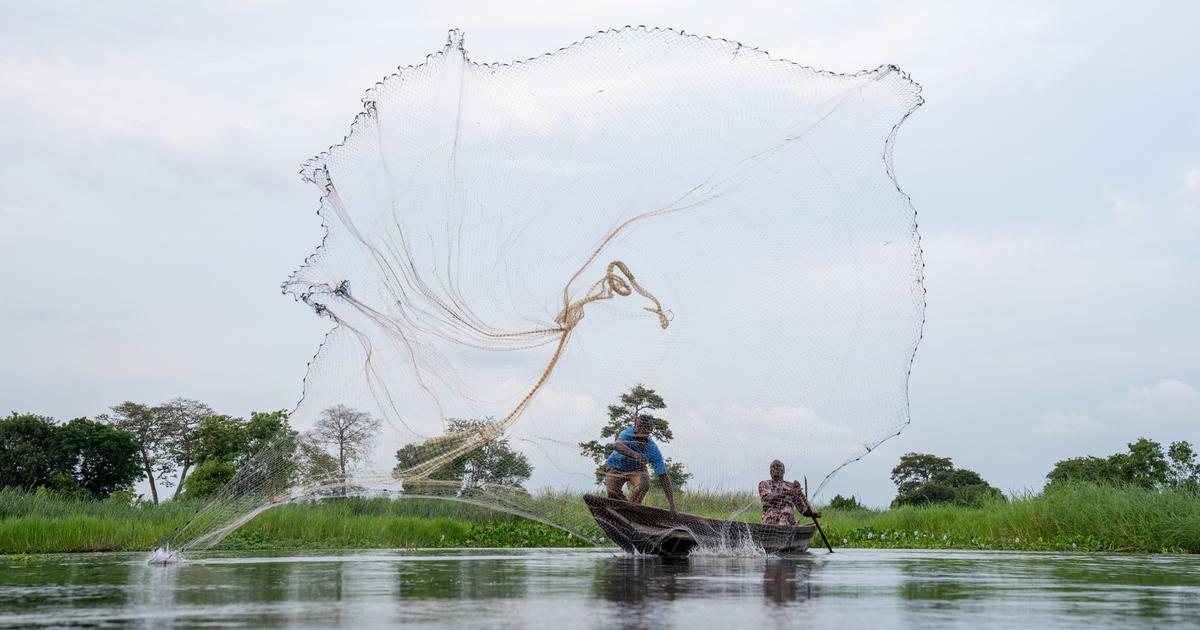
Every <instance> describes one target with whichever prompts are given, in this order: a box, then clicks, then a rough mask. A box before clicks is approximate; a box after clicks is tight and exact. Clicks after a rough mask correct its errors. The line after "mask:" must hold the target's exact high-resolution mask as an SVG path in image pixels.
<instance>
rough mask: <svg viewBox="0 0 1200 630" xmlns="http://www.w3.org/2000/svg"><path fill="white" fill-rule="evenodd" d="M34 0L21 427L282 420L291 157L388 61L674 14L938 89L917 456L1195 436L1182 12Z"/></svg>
mask: <svg viewBox="0 0 1200 630" xmlns="http://www.w3.org/2000/svg"><path fill="white" fill-rule="evenodd" d="M644 4H645V3H633V2H627V3H626V2H607V3H603V4H600V3H597V4H596V5H594V6H592V7H590V8H589V7H587V6H582V7H578V8H570V9H564V8H563V6H562V5H563V3H557V2H527V3H517V2H506V3H494V2H493V3H484V2H480V3H458V4H452V3H428V2H422V3H404V2H379V3H366V2H347V3H339V4H337V6H336V8H334V5H331V4H330V3H303V2H286V3H285V2H257V3H244V2H225V3H222V2H213V3H205V4H203V5H198V4H196V3H136V2H110V3H104V4H103V5H101V4H94V3H86V4H80V3H57V2H40V3H36V4H35V3H11V4H10V6H7V7H5V9H4V14H5V20H4V21H3V23H0V60H2V63H0V86H2V87H0V157H2V158H3V164H5V168H3V169H0V265H2V267H3V269H4V270H5V291H4V292H3V298H0V357H3V359H4V360H3V361H2V362H0V410H2V411H4V412H7V411H9V410H14V411H32V412H36V413H42V414H46V415H52V416H55V417H58V418H61V419H67V418H71V417H77V416H92V415H95V414H97V413H101V412H103V411H104V410H105V409H106V408H107V407H108V406H110V405H112V404H115V403H117V402H120V401H122V400H125V399H132V400H140V401H147V402H158V401H163V400H166V399H168V398H171V397H174V396H188V397H194V398H199V399H201V400H204V401H207V402H209V403H210V404H211V405H213V406H214V407H215V408H217V409H218V410H219V411H221V412H224V413H230V414H235V415H242V414H246V413H248V412H249V411H250V410H252V409H255V410H258V409H274V408H287V407H291V406H292V405H293V404H294V403H295V401H296V400H297V399H298V398H299V396H300V388H301V379H302V378H303V376H304V374H305V369H306V363H307V361H308V360H309V359H310V358H311V356H312V353H313V351H314V349H315V348H316V346H317V344H318V343H319V342H320V340H321V337H322V335H323V334H324V333H325V331H326V329H327V322H325V321H324V320H321V319H318V318H316V317H314V316H313V315H312V313H311V312H310V311H309V310H307V309H305V308H302V307H301V306H299V305H297V304H295V303H294V302H293V301H292V299H291V298H290V297H286V296H283V295H281V294H280V292H279V290H278V287H279V284H280V282H281V281H282V280H283V279H284V278H285V277H286V276H287V274H288V273H289V272H290V271H291V270H293V269H294V268H295V267H296V266H297V264H298V262H299V261H300V260H302V259H303V258H304V257H305V255H307V254H308V253H309V252H310V251H311V250H312V248H313V246H314V245H315V244H316V243H317V242H318V240H319V238H320V235H321V230H320V227H319V223H318V220H317V217H316V215H315V210H316V198H315V196H314V189H313V188H312V187H311V186H310V185H307V184H303V183H301V182H300V181H299V179H298V177H297V175H296V172H297V169H298V165H299V163H300V162H301V161H302V160H303V159H305V158H307V157H309V156H310V155H312V154H313V153H314V152H315V151H316V150H318V149H320V148H322V147H323V146H325V145H327V144H329V142H330V141H331V140H333V139H336V138H340V137H341V136H342V135H343V134H344V133H345V131H346V129H347V125H348V123H349V120H350V118H351V117H352V116H353V114H354V113H356V112H357V111H358V110H359V100H358V99H359V97H360V96H361V95H362V92H363V90H364V89H366V88H367V87H369V86H370V85H372V84H373V83H374V82H375V81H377V80H378V79H379V78H380V77H382V76H383V75H385V74H387V73H389V72H390V71H392V69H393V68H394V67H395V66H397V65H407V64H410V63H416V62H418V61H420V60H421V59H423V58H424V56H425V55H426V54H427V53H429V52H432V51H434V50H437V49H439V48H440V47H441V46H442V44H443V42H444V40H445V32H446V30H447V29H449V28H461V29H463V30H464V31H465V32H466V36H467V40H468V46H469V48H470V50H471V54H472V57H473V58H474V59H475V60H477V61H509V60H513V59H521V58H527V57H530V56H533V55H536V54H539V53H542V52H545V51H548V50H552V49H555V48H558V47H560V46H562V45H565V44H568V43H570V42H573V41H576V40H578V39H579V38H580V37H582V36H584V35H586V34H588V33H590V32H592V31H595V30H597V29H601V28H607V27H612V26H620V25H624V24H630V23H632V24H648V25H660V26H671V27H675V28H681V29H684V30H686V31H688V32H696V33H702V34H708V35H714V36H719V37H725V38H729V39H735V40H738V41H742V42H745V43H747V44H750V45H753V46H757V47H759V48H761V49H764V50H767V51H770V52H771V53H772V55H773V56H777V57H782V58H787V59H791V60H794V61H798V62H800V63H803V64H806V65H810V66H815V67H819V68H825V69H830V70H836V71H843V72H849V71H856V70H859V69H863V68H874V67H876V66H878V65H880V64H883V63H893V64H896V65H899V66H900V67H901V68H903V69H904V70H906V71H907V72H909V73H910V74H911V75H912V76H913V78H914V79H916V80H917V81H918V82H920V83H921V84H922V85H923V87H924V96H925V98H926V101H927V103H926V105H925V106H924V107H922V108H921V110H920V111H919V112H918V113H917V114H916V115H914V116H913V117H912V118H911V119H910V120H909V121H908V122H907V123H906V124H905V127H904V129H903V130H902V132H901V136H900V139H899V142H898V145H897V150H896V156H895V157H896V167H897V175H898V177H899V180H900V183H901V185H902V186H903V187H904V189H905V191H906V192H908V193H909V194H910V195H911V196H912V198H913V201H914V205H915V206H916V208H917V211H918V215H919V222H920V229H921V234H922V238H923V243H924V251H925V259H926V264H927V268H926V286H927V289H928V310H927V313H926V316H927V324H926V328H925V340H924V342H923V343H922V345H921V347H920V349H919V351H918V353H917V359H916V364H915V366H914V371H913V375H912V381H911V395H912V418H913V421H912V424H911V425H910V427H909V428H908V429H907V430H906V431H905V433H904V434H903V435H901V436H900V437H898V438H896V439H894V440H892V441H891V442H889V443H888V444H887V445H886V446H885V447H883V448H881V449H879V450H877V451H876V452H875V453H873V454H872V455H871V456H870V457H868V458H867V459H866V460H864V461H862V462H860V463H859V464H856V465H855V466H854V467H852V468H851V469H848V470H847V472H846V473H845V474H843V475H842V476H841V477H839V479H838V480H837V482H836V483H835V484H834V485H833V486H832V487H831V490H833V491H840V492H855V493H858V494H860V496H864V497H865V498H866V499H867V500H868V502H871V503H875V504H881V503H884V502H886V501H887V500H888V499H889V498H890V492H891V485H890V482H889V481H888V480H887V471H888V470H889V469H890V467H891V466H892V465H894V463H895V461H896V459H897V458H898V457H899V455H900V454H902V453H904V452H907V451H911V450H917V451H925V452H933V453H937V454H942V455H947V456H951V457H953V458H954V460H955V462H956V463H958V464H959V465H963V466H966V467H969V468H973V469H975V470H978V471H979V472H981V473H982V474H983V475H984V477H985V478H987V479H988V480H990V481H991V482H992V483H993V484H995V485H997V486H1000V487H1002V488H1005V489H1008V490H1020V489H1023V488H1037V487H1040V485H1041V482H1042V477H1043V476H1044V475H1045V473H1046V472H1047V471H1048V470H1049V469H1050V467H1051V466H1052V465H1053V463H1054V461H1055V460H1057V459H1061V458H1065V457H1070V456H1076V455H1081V454H1088V453H1091V454H1107V453H1110V452H1112V451H1114V450H1117V449H1119V448H1122V447H1123V445H1124V443H1125V442H1128V441H1131V440H1133V439H1135V438H1137V437H1138V436H1139V435H1145V436H1147V437H1150V438H1154V439H1158V440H1160V441H1164V442H1165V441H1170V440H1174V439H1188V440H1191V441H1193V442H1200V390H1198V388H1200V327H1198V326H1197V322H1200V246H1198V245H1197V242H1198V238H1200V82H1197V81H1196V80H1195V77H1196V67H1197V66H1196V64H1197V59H1198V58H1200V45H1197V44H1196V43H1195V41H1194V40H1195V38H1194V25H1195V24H1197V23H1200V8H1198V7H1197V6H1196V5H1194V4H1191V3H1184V2H1179V3H1167V2H1160V3H1150V4H1149V5H1147V6H1145V7H1140V8H1135V7H1133V6H1132V5H1130V4H1128V3H1115V2H1113V3H1094V2H1093V3H1082V2H1080V3H1056V2H1038V3H1032V2H1030V3H986V2H979V3H971V4H967V3H952V2H947V3H936V2H922V3H906V2H886V3H855V4H854V5H853V6H852V7H850V6H841V4H842V3H832V2H829V3H808V2H787V3H778V5H774V4H771V3H763V2H738V3H721V4H719V5H718V4H716V3H713V5H712V7H710V8H699V7H697V6H691V5H689V4H686V3H676V2H658V3H655V4H656V5H657V7H656V8H653V9H647V8H645V7H644V6H642V5H644Z"/></svg>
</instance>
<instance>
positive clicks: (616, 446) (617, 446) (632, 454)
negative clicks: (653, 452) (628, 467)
mask: <svg viewBox="0 0 1200 630" xmlns="http://www.w3.org/2000/svg"><path fill="white" fill-rule="evenodd" d="M612 448H613V450H614V451H616V452H618V453H620V454H622V455H624V456H625V457H628V458H629V459H632V460H633V461H635V462H641V463H643V464H645V463H646V461H647V460H646V456H645V455H642V454H641V453H639V452H637V451H635V450H633V449H632V448H630V447H629V445H628V444H626V443H625V442H624V441H623V440H617V441H616V442H613V443H612Z"/></svg>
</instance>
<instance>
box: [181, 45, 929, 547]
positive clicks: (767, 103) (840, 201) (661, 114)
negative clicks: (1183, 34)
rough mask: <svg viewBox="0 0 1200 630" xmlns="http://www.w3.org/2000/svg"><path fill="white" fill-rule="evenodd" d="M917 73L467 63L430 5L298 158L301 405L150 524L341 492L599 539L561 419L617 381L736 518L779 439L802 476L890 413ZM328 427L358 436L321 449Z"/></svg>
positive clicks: (851, 449)
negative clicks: (902, 152) (317, 232)
mask: <svg viewBox="0 0 1200 630" xmlns="http://www.w3.org/2000/svg"><path fill="white" fill-rule="evenodd" d="M919 91H920V88H919V86H917V85H916V84H915V83H913V82H912V81H911V80H910V79H909V78H908V76H907V75H905V74H904V73H903V72H901V71H900V70H898V69H897V68H895V67H893V66H881V67H879V68H877V69H875V70H871V71H864V72H860V73H857V74H835V73H830V72H824V71H818V70H814V69H812V68H808V67H805V66H802V65H797V64H795V63H792V62H789V61H784V60H778V59H772V58H771V57H770V56H768V55H767V54H766V53H764V52H762V51H759V50H757V49H754V48H750V47H746V46H743V45H741V44H738V43H736V42H730V41H726V40H721V39H711V38H707V37H699V36H695V35H691V34H685V33H682V32H678V31H674V30H665V29H647V28H642V27H638V28H632V27H627V28H624V29H620V30H612V31H604V32H600V33H597V34H595V35H593V36H591V37H588V38H586V39H584V40H583V41H581V42H578V43H576V44H572V45H570V46H567V47H565V48H562V49H560V50H558V51H556V52H553V53H550V54H546V55H542V56H539V57H534V58H531V59H528V60H526V61H521V62H516V63H511V64H480V63H476V62H473V61H471V60H470V58H469V57H468V55H467V52H466V49H465V48H464V46H463V40H462V38H461V36H460V35H459V34H458V33H457V32H451V34H450V37H449V41H448V42H447V44H446V46H445V48H443V49H442V50H441V51H440V52H437V53H435V54H432V55H430V56H429V57H428V58H427V59H426V60H425V62H424V63H422V64H420V65H417V66H410V67H405V68H401V69H400V70H399V71H398V72H397V73H396V74H393V75H391V76H389V77H387V78H385V79H384V80H383V81H381V82H380V83H378V84H376V85H375V86H374V87H373V88H371V89H370V90H369V91H368V92H367V94H366V96H365V98H364V99H363V106H364V111H363V112H362V113H360V114H359V115H358V117H357V118H355V120H354V122H353V124H352V125H351V129H350V133H349V135H347V136H346V138H345V139H344V140H343V141H342V142H341V143H340V144H337V145H335V146H333V147H331V148H330V149H329V150H328V151H326V152H324V153H322V154H320V155H318V156H317V157H315V158H313V159H311V160H309V161H308V162H307V163H305V165H304V167H303V170H302V174H303V177H304V179H305V181H308V182H311V183H313V184H315V185H316V186H317V188H318V190H319V191H320V194H321V202H320V211H319V213H320V216H321V220H322V223H323V225H324V227H325V230H326V234H325V238H324V240H323V241H322V243H321V245H320V247H318V249H317V250H316V252H315V253H314V254H313V255H312V256H310V257H309V258H308V259H307V260H306V261H305V262H304V265H303V266H302V267H301V268H300V269H299V270H298V271H296V272H295V274H293V275H292V277H291V278H289V279H288V280H287V282H286V283H285V284H284V290H285V292H287V293H290V294H291V295H293V296H295V297H296V298H297V299H299V300H302V301H303V302H304V303H305V304H307V305H308V306H309V307H311V308H312V309H313V310H314V311H315V312H316V313H317V314H319V315H320V316H322V317H325V318H328V319H329V320H330V321H331V322H332V323H333V327H332V330H331V331H330V332H329V334H328V336H327V337H326V339H325V340H324V343H323V344H322V345H321V346H320V349H319V350H318V351H317V354H316V356H315V357H314V359H313V360H312V363H311V364H310V366H309V371H308V375H307V377H306V379H305V382H304V397H303V399H302V401H301V402H300V404H299V405H298V407H297V408H296V409H295V411H294V412H293V413H292V414H291V417H290V420H289V422H290V425H291V428H292V429H293V432H291V433H288V434H280V435H277V436H276V438H275V440H274V442H273V444H272V445H271V446H269V447H268V448H266V449H265V450H264V451H263V452H261V453H259V454H258V455H257V456H255V457H254V458H253V460H252V461H250V462H249V463H248V464H247V465H246V466H244V467H243V468H242V469H241V470H240V471H239V472H238V474H237V476H236V477H235V478H234V480H233V481H231V482H230V483H229V484H228V485H227V486H226V487H225V488H224V489H223V490H222V492H221V493H220V495H219V496H218V497H217V498H216V499H214V500H213V501H211V502H210V503H209V504H208V505H207V506H205V507H204V508H203V509H202V510H201V511H200V512H199V513H198V514H197V515H196V516H195V517H194V518H193V519H192V520H191V521H190V522H189V523H188V524H187V525H185V526H184V527H183V528H181V529H180V530H179V531H178V532H176V533H175V534H174V535H173V536H172V538H171V540H170V541H169V543H170V547H171V548H172V549H175V550H180V551H187V550H193V549H204V548H208V547H211V546H213V545H215V544H216V543H218V542H219V541H220V540H221V539H222V538H223V537H224V536H225V535H227V534H228V533H230V532H232V531H233V530H234V529H236V528H237V527H238V526H239V525H241V524H243V523H245V522H247V521H248V520H249V519H251V518H253V516H254V515H256V514H258V513H260V512H262V511H263V510H266V509H269V508H270V507H272V506H274V505H278V504H281V503H285V502H289V501H295V500H307V499H320V498H325V497H338V496H346V495H370V496H375V495H381V496H390V497H394V498H400V497H439V498H445V499H449V500H457V501H466V502H471V503H476V504H480V505H484V506H488V507H492V508H496V509H499V510H505V511H508V512H513V513H517V514H521V515H524V516H527V517H530V518H533V519H536V520H540V521H542V522H546V523H550V524H553V525H556V526H559V527H562V528H564V529H566V530H568V531H571V532H573V533H575V534H577V535H579V536H581V537H583V538H586V539H588V540H593V541H596V542H600V541H601V540H602V539H601V534H600V532H599V530H598V529H597V528H596V526H595V523H594V522H593V521H592V519H591V517H590V516H589V515H588V513H587V511H586V509H584V507H583V505H582V502H581V501H580V500H579V495H580V494H582V493H584V492H599V491H602V489H600V488H599V487H598V486H597V485H596V462H595V461H593V459H592V458H590V457H588V456H586V455H585V454H584V453H582V452H581V448H580V444H581V443H586V442H588V441H592V440H599V441H600V443H602V444H607V442H610V441H611V438H606V439H601V436H600V432H601V429H602V427H603V426H604V425H605V424H606V423H607V422H608V412H607V406H608V405H610V404H613V403H616V402H617V401H618V399H619V396H620V395H621V394H622V393H625V392H628V391H629V390H630V389H631V388H632V387H633V386H635V385H637V384H639V383H640V384H644V385H645V386H646V387H649V388H652V389H654V390H655V391H656V392H657V393H658V394H659V395H661V396H662V397H663V398H664V399H665V402H666V404H667V408H666V409H663V410H658V411H656V412H654V413H655V415H657V416H658V417H660V418H663V419H667V420H669V422H670V429H671V431H672V433H673V436H674V437H673V439H672V440H670V441H669V442H668V443H662V442H661V441H660V447H661V448H662V450H663V453H664V455H666V456H667V457H669V458H671V460H672V461H673V462H680V463H683V464H684V465H685V466H686V470H687V472H689V473H691V474H692V475H693V477H692V478H691V479H690V480H689V481H688V483H687V485H686V486H685V487H684V489H683V492H678V491H677V498H678V503H679V510H680V511H681V512H688V511H700V507H699V506H696V507H695V508H694V509H689V506H692V505H693V504H694V503H695V502H697V501H699V500H700V497H704V496H707V497H709V498H711V496H712V495H713V494H737V495H739V496H741V497H744V498H745V503H744V505H741V506H740V507H741V508H749V509H748V510H746V511H745V512H744V513H743V512H742V510H737V509H735V510H733V511H732V513H730V514H725V515H722V516H724V517H728V518H745V517H748V516H751V515H753V514H754V513H755V512H756V510H757V508H756V506H755V505H754V503H753V501H754V500H755V497H754V495H753V492H754V488H755V484H756V483H757V481H758V480H760V479H764V478H766V476H767V465H768V463H769V462H770V461H771V460H772V459H775V458H779V459H781V460H783V461H784V462H785V463H786V464H787V465H788V475H789V478H794V477H799V476H800V475H801V474H803V475H807V476H809V477H812V478H814V479H823V480H824V481H822V482H821V483H818V484H814V488H813V494H814V495H817V494H818V493H819V492H820V489H821V487H822V486H824V484H825V482H827V481H828V479H829V478H830V476H832V475H833V474H834V473H835V472H836V471H837V470H838V469H839V468H840V467H842V466H844V465H845V464H847V463H849V462H852V461H854V460H856V459H858V458H861V457H862V456H864V455H865V454H866V453H868V452H869V451H870V450H872V449H873V448H875V446H877V445H878V444H879V443H881V442H882V441H884V440H886V439H887V438H889V437H891V436H893V435H896V434H897V433H898V432H899V431H900V430H901V429H902V427H903V426H904V425H905V424H906V423H907V422H908V400H907V383H908V373H909V368H910V365H911V361H912V357H913V354H914V352H915V349H916V346H917V343H918V341H919V338H920V335H921V326H922V318H923V310H924V291H923V288H922V285H921V271H922V262H921V252H920V245H919V241H918V235H917V230H916V223H915V213H914V211H913V209H912V207H911V205H910V203H909V200H908V198H907V197H906V196H905V195H904V194H903V193H902V192H901V191H900V190H899V188H898V187H897V185H896V183H895V181H894V178H893V175H892V171H891V151H892V144H893V141H894V139H895V134H896V132H897V130H898V128H899V126H900V124H901V123H902V122H903V120H904V119H905V118H906V117H907V116H908V115H909V114H910V113H911V112H912V111H914V110H915V109H916V108H917V107H918V106H919V105H920V103H921V98H920V96H919ZM339 405H340V406H341V407H338V406H339ZM331 409H332V410H333V411H332V412H330V411H329V410H331ZM376 426H377V427H378V430H376ZM330 431H333V432H335V433H336V432H337V431H342V432H343V433H347V432H350V433H352V432H354V431H358V432H360V433H362V434H365V435H366V436H367V438H368V439H366V440H359V448H358V449H357V450H355V449H353V448H351V449H348V452H347V450H346V449H343V450H342V451H341V452H339V449H338V447H337V445H336V443H337V441H336V440H330V439H329V433H330ZM500 440H504V441H506V444H507V449H505V448H496V447H497V446H503V445H504V444H505V442H500ZM345 443H346V444H347V445H351V443H350V442H349V441H345ZM481 449H482V450H481ZM489 449H490V450H489ZM506 451H515V452H517V453H519V454H520V455H521V456H523V457H512V456H508V457H505V456H504V452H506ZM398 452H399V453H398ZM473 454H474V455H475V456H474V457H472V455H473ZM480 454H482V455H484V456H479V455H480ZM398 455H400V456H399V457H398ZM504 466H510V467H512V468H513V470H504V469H503V467H504ZM343 467H344V468H345V469H346V472H345V473H343V472H342V468H343ZM689 490H691V491H693V492H690V493H689V492H688V491H689ZM735 502H736V501H735ZM708 511H709V512H711V509H709V510H708ZM710 515H711V514H710Z"/></svg>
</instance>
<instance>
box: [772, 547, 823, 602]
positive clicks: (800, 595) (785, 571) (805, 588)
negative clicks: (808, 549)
mask: <svg viewBox="0 0 1200 630" xmlns="http://www.w3.org/2000/svg"><path fill="white" fill-rule="evenodd" d="M811 577H812V561H811V560H809V559H803V560H794V559H787V558H781V559H777V560H772V561H768V562H767V563H766V567H765V568H764V569H763V582H762V583H763V595H764V596H765V597H766V599H767V601H769V602H771V603H773V604H789V603H791V602H802V601H805V600H807V599H809V598H810V597H812V595H813V589H812V581H811Z"/></svg>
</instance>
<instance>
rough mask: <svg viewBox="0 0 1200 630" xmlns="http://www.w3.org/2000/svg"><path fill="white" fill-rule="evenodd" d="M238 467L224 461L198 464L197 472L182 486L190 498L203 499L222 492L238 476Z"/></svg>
mask: <svg viewBox="0 0 1200 630" xmlns="http://www.w3.org/2000/svg"><path fill="white" fill-rule="evenodd" d="M237 470H238V469H237V466H236V465H234V463H233V462H231V461H228V460H224V459H209V460H206V461H202V462H200V463H198V464H196V470H194V471H192V474H191V475H189V476H188V478H187V480H186V481H184V482H183V484H182V485H184V486H185V494H184V496H187V497H189V498H195V499H203V498H207V497H211V496H212V495H214V494H216V493H218V492H220V491H221V488H224V487H225V484H227V483H229V480H230V479H233V478H234V476H236V475H237Z"/></svg>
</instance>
